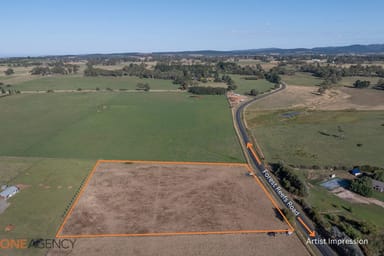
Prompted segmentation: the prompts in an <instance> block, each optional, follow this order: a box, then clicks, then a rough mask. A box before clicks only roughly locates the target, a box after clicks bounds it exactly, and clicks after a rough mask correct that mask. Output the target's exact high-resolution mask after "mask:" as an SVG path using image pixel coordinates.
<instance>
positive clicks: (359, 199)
mask: <svg viewBox="0 0 384 256" xmlns="http://www.w3.org/2000/svg"><path fill="white" fill-rule="evenodd" d="M332 193H334V194H335V195H336V196H338V197H340V198H341V199H344V200H347V201H349V202H351V203H360V204H376V205H378V206H381V207H383V208H384V202H382V201H380V200H377V199H375V198H369V197H364V196H361V195H358V194H356V193H353V192H352V191H349V190H347V189H345V188H343V187H339V188H336V189H334V190H332Z"/></svg>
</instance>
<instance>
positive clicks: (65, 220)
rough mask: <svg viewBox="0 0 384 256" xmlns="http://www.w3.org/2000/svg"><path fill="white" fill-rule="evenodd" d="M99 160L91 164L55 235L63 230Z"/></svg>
mask: <svg viewBox="0 0 384 256" xmlns="http://www.w3.org/2000/svg"><path fill="white" fill-rule="evenodd" d="M99 163H100V162H99V161H96V164H95V165H94V166H93V169H92V171H91V172H90V174H89V175H88V177H87V179H86V180H85V183H84V184H83V186H82V188H81V190H80V192H79V194H78V195H77V197H76V199H75V202H73V203H72V206H71V208H70V209H69V211H68V212H67V214H66V215H65V218H64V220H63V223H62V224H61V226H60V228H59V230H58V231H57V233H56V237H58V235H59V234H60V233H61V232H62V231H63V228H64V224H65V223H66V222H67V220H68V218H69V216H70V215H71V213H72V211H73V209H74V208H75V206H76V204H77V202H78V201H79V199H80V197H81V195H82V194H83V192H84V190H85V188H86V187H87V185H88V183H89V181H90V180H91V177H92V176H93V174H94V172H95V171H96V168H97V166H98V165H99Z"/></svg>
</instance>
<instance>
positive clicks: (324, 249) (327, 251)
mask: <svg viewBox="0 0 384 256" xmlns="http://www.w3.org/2000/svg"><path fill="white" fill-rule="evenodd" d="M285 88H286V85H285V84H284V83H283V84H281V86H280V88H279V89H277V90H275V91H273V92H271V93H268V94H262V95H260V96H257V97H255V98H254V99H253V100H250V101H247V102H245V103H244V104H242V105H241V106H240V107H239V108H238V109H237V110H236V118H235V120H236V125H237V127H238V131H239V132H240V137H241V143H244V145H247V143H248V142H251V140H250V139H249V137H248V134H247V129H246V128H245V125H244V123H243V119H242V113H243V111H244V108H245V107H246V106H248V105H249V104H251V103H253V102H255V101H257V100H260V99H262V98H264V97H267V96H269V95H271V94H274V93H277V92H279V91H282V90H284V89H285ZM247 154H248V156H249V158H248V159H250V160H251V163H250V165H251V166H253V167H254V169H256V170H258V171H259V174H260V175H258V176H260V177H264V175H262V171H263V170H264V169H265V167H264V166H263V165H262V164H258V162H257V160H256V159H255V158H254V156H253V154H252V153H251V151H250V149H247ZM265 183H266V184H269V183H268V182H265ZM271 191H274V190H273V189H271ZM275 198H279V200H281V198H280V197H279V196H277V195H276V194H275ZM282 203H283V205H285V204H284V202H282ZM299 216H300V217H301V218H302V220H303V221H304V222H305V223H306V225H307V226H309V227H311V225H310V224H308V223H309V221H308V220H307V218H306V217H305V215H303V214H300V215H299ZM296 222H297V223H296V224H297V225H296V226H297V227H300V229H301V231H302V233H303V234H305V236H306V237H307V238H311V239H314V238H316V239H323V238H322V237H320V236H319V235H318V234H317V232H316V237H309V234H308V231H307V230H306V229H305V228H304V227H303V225H302V224H301V223H300V222H299V221H298V219H297V218H296ZM316 247H317V249H318V250H319V252H320V253H321V254H322V255H325V256H334V255H336V254H335V252H334V251H333V250H332V249H331V248H330V247H329V246H328V245H320V244H318V245H316Z"/></svg>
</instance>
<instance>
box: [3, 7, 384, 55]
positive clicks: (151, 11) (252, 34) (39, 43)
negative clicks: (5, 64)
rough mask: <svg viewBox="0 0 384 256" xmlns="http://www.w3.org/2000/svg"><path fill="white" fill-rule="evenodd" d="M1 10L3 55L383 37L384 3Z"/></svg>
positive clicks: (364, 41)
mask: <svg viewBox="0 0 384 256" xmlns="http://www.w3.org/2000/svg"><path fill="white" fill-rule="evenodd" d="M21 7H22V8H21ZM372 7H374V8H372ZM2 9H3V15H2V16H1V17H0V22H2V23H3V24H9V25H7V26H5V27H3V31H2V38H4V39H3V40H0V56H1V57H24V56H25V57H26V56H33V57H37V56H56V55H59V56H60V55H85V54H98V53H99V54H111V53H127V52H137V53H153V52H179V51H205V50H207V49H212V50H215V51H236V50H243V49H263V48H280V49H294V48H314V47H329V46H332V47H339V46H347V45H355V44H359V45H369V44H382V43H383V42H384V27H383V26H382V21H381V10H382V9H384V2H382V1H377V0H374V1H370V2H369V3H362V2H360V1H346V0H342V1H337V2H336V3H335V2H333V1H330V0H327V1H322V2H315V3H308V2H307V1H295V2H294V3H292V2H291V3H288V2H286V1H271V2H268V3H264V2H263V3H256V2H254V1H249V0H242V1H236V2H233V1H210V2H209V3H206V2H204V1H202V0H197V1H193V2H187V3H184V2H183V3H180V2H178V1H175V0H169V1H166V3H164V2H163V3H159V2H158V1H154V0H145V1H141V2H140V3H132V2H129V3H127V2H125V1H120V0H110V1H108V2H105V1H89V0H85V1H82V2H80V3H78V2H76V1H73V0H69V1H66V2H51V1H48V0H38V1H33V2H30V1H26V0H20V1H17V2H16V3H15V2H7V3H3V4H2ZM15 14H17V15H15Z"/></svg>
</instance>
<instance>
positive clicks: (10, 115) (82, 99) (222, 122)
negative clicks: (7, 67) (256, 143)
mask: <svg viewBox="0 0 384 256" xmlns="http://www.w3.org/2000/svg"><path fill="white" fill-rule="evenodd" d="M0 109H2V111H1V112H0V119H1V120H7V122H3V123H2V124H1V129H2V133H3V134H6V135H7V136H4V137H3V139H2V143H1V144H0V155H5V156H34V157H52V158H84V159H94V160H97V159H126V158H131V159H147V160H170V161H214V162H228V161H229V162H242V161H244V160H243V155H242V153H241V150H240V147H239V146H237V145H239V142H238V140H237V138H236V136H235V133H234V129H233V125H232V123H231V114H230V111H229V107H228V103H227V101H226V98H225V97H223V96H203V97H199V98H193V97H189V95H188V94H182V95H180V94H178V93H161V94H156V95H154V94H151V93H147V94H145V93H139V94H136V93H135V94H128V93H126V94H118V93H79V94H60V95H59V94H54V93H53V94H44V95H15V96H11V97H5V98H2V99H1V100H0Z"/></svg>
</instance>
